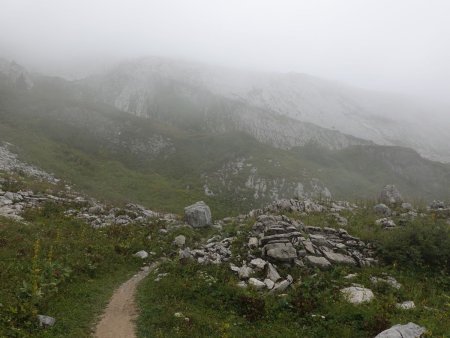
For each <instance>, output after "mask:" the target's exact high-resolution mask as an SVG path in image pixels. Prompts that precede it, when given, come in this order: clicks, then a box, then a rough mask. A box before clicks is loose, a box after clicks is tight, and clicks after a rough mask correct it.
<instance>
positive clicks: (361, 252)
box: [248, 215, 376, 268]
mask: <svg viewBox="0 0 450 338" xmlns="http://www.w3.org/2000/svg"><path fill="white" fill-rule="evenodd" d="M248 246H249V249H250V250H252V251H251V254H253V255H258V254H259V255H260V256H261V257H262V258H264V259H267V260H269V261H271V262H281V263H287V264H291V265H292V264H296V265H300V266H303V265H310V266H314V267H319V268H329V267H330V266H331V265H333V264H349V265H358V266H367V265H371V264H374V263H376V261H375V259H374V258H373V255H374V251H373V248H372V246H371V245H370V244H366V243H364V242H363V241H361V240H360V239H359V238H357V237H353V236H351V235H349V234H348V232H347V231H346V230H345V229H339V230H336V229H333V228H328V227H324V228H320V227H310V226H304V225H303V224H302V223H299V222H297V221H295V220H292V219H290V218H289V217H286V216H272V215H261V216H259V217H258V218H257V221H256V223H255V224H254V225H253V227H252V232H251V236H250V238H249V242H248Z"/></svg>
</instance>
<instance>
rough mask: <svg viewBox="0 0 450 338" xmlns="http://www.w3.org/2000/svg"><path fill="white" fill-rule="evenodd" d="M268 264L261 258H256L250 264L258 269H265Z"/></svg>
mask: <svg viewBox="0 0 450 338" xmlns="http://www.w3.org/2000/svg"><path fill="white" fill-rule="evenodd" d="M266 264H267V262H266V261H265V260H264V259H261V258H255V259H252V260H251V261H250V266H252V267H254V268H256V269H260V270H262V269H264V267H265V266H266Z"/></svg>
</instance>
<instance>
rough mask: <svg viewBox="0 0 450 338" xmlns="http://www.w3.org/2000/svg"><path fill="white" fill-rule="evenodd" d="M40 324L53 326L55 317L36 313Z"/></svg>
mask: <svg viewBox="0 0 450 338" xmlns="http://www.w3.org/2000/svg"><path fill="white" fill-rule="evenodd" d="M37 317H38V320H39V325H40V326H53V325H55V322H56V319H55V318H53V317H50V316H44V315H38V316H37Z"/></svg>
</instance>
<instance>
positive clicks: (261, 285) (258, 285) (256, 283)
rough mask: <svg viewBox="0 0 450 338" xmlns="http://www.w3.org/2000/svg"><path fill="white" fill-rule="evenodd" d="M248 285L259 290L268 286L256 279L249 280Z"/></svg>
mask: <svg viewBox="0 0 450 338" xmlns="http://www.w3.org/2000/svg"><path fill="white" fill-rule="evenodd" d="M248 284H249V285H251V286H253V287H254V288H255V289H257V290H262V289H265V288H266V284H265V283H264V282H261V281H260V280H259V279H256V278H250V279H249V280H248Z"/></svg>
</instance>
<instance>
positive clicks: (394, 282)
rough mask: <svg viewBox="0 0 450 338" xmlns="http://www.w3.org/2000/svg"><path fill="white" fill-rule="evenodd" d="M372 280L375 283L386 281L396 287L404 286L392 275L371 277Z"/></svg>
mask: <svg viewBox="0 0 450 338" xmlns="http://www.w3.org/2000/svg"><path fill="white" fill-rule="evenodd" d="M370 281H371V282H372V283H373V284H378V283H386V284H388V285H389V286H391V287H393V288H394V289H397V290H398V289H400V288H401V287H402V285H401V284H400V283H399V282H397V280H396V279H395V278H394V277H392V276H387V277H386V278H379V277H373V276H372V277H370Z"/></svg>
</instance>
